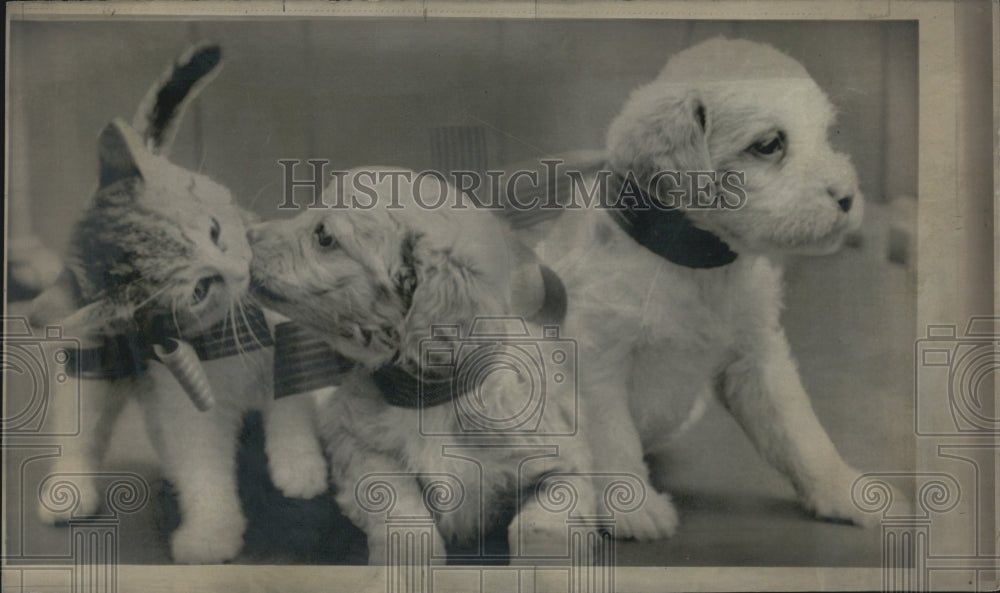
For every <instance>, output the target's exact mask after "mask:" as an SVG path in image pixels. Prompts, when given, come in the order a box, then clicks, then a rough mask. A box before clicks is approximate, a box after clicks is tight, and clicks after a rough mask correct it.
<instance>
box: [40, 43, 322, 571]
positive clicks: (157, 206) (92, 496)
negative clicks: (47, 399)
mask: <svg viewBox="0 0 1000 593" xmlns="http://www.w3.org/2000/svg"><path fill="white" fill-rule="evenodd" d="M219 60H220V50H219V48H218V47H217V46H212V45H208V46H197V47H195V48H193V49H192V50H191V51H189V52H188V53H187V54H185V56H183V57H182V58H181V59H180V60H179V61H178V62H177V64H176V65H174V66H173V67H171V68H170V69H168V71H167V73H166V74H165V75H164V76H163V78H162V79H161V80H160V81H159V82H158V83H157V84H155V85H154V86H153V88H152V89H151V90H150V92H149V93H148V94H147V96H146V99H145V100H144V101H143V102H142V105H141V106H140V108H139V111H138V113H137V115H136V117H135V120H134V123H133V125H131V126H130V125H128V124H125V123H124V122H122V121H120V120H115V121H113V122H112V123H110V124H108V126H107V127H106V128H105V129H104V131H103V132H102V133H101V136H100V140H99V161H100V183H99V188H98V189H97V191H96V193H95V194H94V196H93V200H92V203H91V204H90V206H89V207H88V208H87V210H86V212H85V213H84V214H83V216H82V218H81V220H80V221H79V222H78V223H77V224H76V226H75V228H74V229H73V235H72V238H71V241H70V247H69V251H68V255H67V257H66V262H65V269H64V271H63V274H62V276H61V277H60V279H59V280H58V282H57V283H56V284H55V285H53V286H52V287H51V288H49V289H48V290H47V291H45V292H44V293H42V294H41V295H40V296H39V297H38V298H37V299H36V300H35V302H34V303H33V309H34V312H33V316H32V321H33V324H34V325H36V326H39V325H57V324H58V325H61V326H62V327H63V331H64V334H65V335H67V336H68V337H74V338H79V339H80V340H81V343H82V344H83V349H82V351H81V352H80V353H79V354H78V356H79V364H80V366H81V367H82V368H84V372H81V373H80V375H81V376H79V377H74V378H71V380H70V381H68V382H67V383H65V384H63V385H60V384H58V383H57V382H54V381H53V382H51V384H52V385H53V390H52V391H53V392H52V398H53V400H54V401H53V405H52V408H53V414H54V415H55V416H56V419H55V421H56V422H57V423H59V422H60V421H61V422H62V423H63V424H65V423H66V421H67V420H66V417H67V415H69V414H70V413H72V412H75V410H76V406H77V405H79V406H80V417H81V426H80V433H79V436H77V437H74V438H73V439H72V440H68V441H65V442H64V444H63V446H62V451H61V453H62V454H61V456H59V457H58V458H56V460H55V469H54V473H55V474H65V476H63V477H64V478H65V479H67V480H69V481H70V482H71V483H72V484H73V485H74V486H75V489H76V501H75V502H76V504H75V505H73V508H65V507H66V506H67V505H59V504H54V502H53V501H54V500H58V498H59V496H60V495H59V493H57V492H45V491H43V492H42V493H41V495H42V501H41V502H42V504H41V506H40V509H39V510H40V515H41V518H42V520H43V521H45V522H47V523H56V522H60V521H65V520H67V519H69V518H71V517H83V516H88V515H92V514H94V513H95V512H96V511H97V510H98V507H99V505H100V502H101V501H100V494H99V490H98V488H97V483H96V480H97V476H96V475H95V473H96V472H98V471H99V469H100V463H101V458H102V457H103V454H104V452H105V449H106V448H107V444H108V437H109V434H110V431H111V428H112V425H113V423H114V420H115V418H116V417H117V416H118V414H119V412H120V411H121V409H122V407H123V405H124V403H125V398H126V397H129V396H134V397H136V398H137V399H138V401H139V402H140V405H141V407H142V409H143V413H144V416H145V420H146V425H147V429H148V431H149V434H150V437H151V439H152V441H153V444H154V445H155V447H156V449H157V451H158V454H159V456H160V459H161V461H162V464H163V472H164V474H165V477H166V478H167V479H168V480H170V481H171V482H172V483H173V484H174V485H175V486H176V488H177V491H178V497H179V504H180V510H181V516H182V519H181V524H180V527H179V528H178V529H177V530H176V531H175V532H174V534H173V536H172V541H171V551H172V555H173V559H174V561H176V562H183V563H214V562H221V561H225V560H229V559H232V558H233V557H235V556H236V555H237V554H238V553H239V551H240V549H241V547H242V545H243V532H244V530H245V527H246V520H245V518H244V516H243V513H242V511H241V509H240V499H239V495H238V492H237V485H236V467H235V463H236V449H237V446H238V442H237V441H238V434H239V430H240V426H241V423H242V419H243V415H244V413H245V412H246V411H247V410H251V409H257V410H261V411H262V413H263V414H264V419H265V420H264V422H265V432H266V436H267V445H266V451H267V454H268V458H269V464H270V467H271V470H272V471H271V474H272V477H273V479H274V482H275V483H276V485H277V486H278V487H279V488H280V489H281V490H282V491H283V492H284V493H285V494H286V495H290V496H301V497H312V496H315V495H317V494H320V493H321V492H323V491H325V490H326V462H325V459H324V458H323V455H322V452H321V450H320V448H319V444H318V441H317V440H316V437H315V436H314V435H315V433H314V425H315V419H314V414H313V410H312V405H313V404H312V402H311V400H310V398H307V397H292V398H285V399H282V400H278V402H274V401H272V400H273V397H272V385H273V381H272V355H273V354H272V350H271V349H270V348H265V347H260V346H262V345H269V343H270V335H269V333H268V330H267V326H266V325H264V323H263V319H262V318H261V316H260V314H259V310H256V309H252V308H248V307H246V306H245V305H244V304H243V299H244V298H245V296H246V291H247V287H248V280H249V262H250V257H251V253H250V248H249V245H248V244H247V238H246V227H245V218H246V217H247V214H246V213H245V212H243V211H241V210H240V209H239V208H238V207H237V206H236V205H235V204H234V203H233V199H232V196H231V195H230V193H229V191H228V190H227V189H226V188H225V187H223V186H221V185H219V184H218V183H215V182H214V181H212V180H211V179H209V178H208V177H205V176H203V175H200V174H197V173H194V172H191V171H188V170H186V169H183V168H181V167H178V166H176V165H174V164H172V163H170V162H169V161H168V160H167V159H166V158H165V157H164V156H162V154H161V153H164V152H165V151H166V149H167V148H168V146H169V144H170V140H171V139H172V137H173V134H174V132H175V131H176V124H177V121H178V120H179V117H180V115H181V113H182V111H183V108H184V107H185V106H186V105H187V103H189V102H190V100H191V99H192V98H193V96H194V95H195V94H196V93H197V91H198V90H199V89H200V87H202V86H204V84H205V83H206V82H207V81H208V79H209V78H210V76H211V75H212V74H213V73H214V72H215V71H216V70H217V68H216V67H217V65H218V63H219ZM213 326H214V327H213ZM210 328H212V329H213V331H212V332H209V334H207V335H211V336H213V337H214V338H215V339H219V338H225V339H227V340H228V342H229V348H230V350H229V351H227V352H225V353H228V354H234V353H235V354H237V355H229V356H224V357H221V358H215V359H212V360H205V361H203V362H202V363H201V364H200V365H199V364H198V363H197V362H193V361H189V363H188V364H189V366H190V368H191V369H192V370H194V371H199V372H200V371H201V369H203V370H204V376H203V378H204V379H206V380H207V385H208V387H207V388H206V391H207V390H208V389H210V391H211V393H212V394H213V395H214V400H215V401H214V405H213V406H212V407H211V409H209V410H208V411H200V410H199V409H198V408H196V406H195V405H194V404H193V403H192V401H191V399H189V397H188V394H187V393H186V392H185V389H184V388H183V387H182V386H181V383H179V382H178V378H175V375H174V373H172V372H171V371H170V370H169V369H168V368H167V366H165V365H164V364H162V363H161V362H159V361H157V360H156V358H155V356H154V355H151V354H150V345H151V344H157V343H158V346H159V349H158V350H155V354H161V355H162V354H163V348H164V347H167V348H169V347H172V346H181V345H184V346H186V345H187V344H188V343H189V342H190V343H195V344H198V343H202V345H204V342H205V339H204V336H205V335H206V332H207V331H208V330H209V329H210ZM171 338H172V339H171ZM153 348H154V349H156V348H157V346H153ZM225 353H224V354H225ZM164 360H166V359H164ZM73 362H76V361H73ZM180 378H181V379H182V380H183V379H185V377H183V376H180ZM77 390H79V395H77ZM78 398H79V402H77V399H78ZM279 402H280V403H279ZM60 416H62V418H60ZM74 418H75V416H74Z"/></svg>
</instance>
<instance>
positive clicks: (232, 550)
mask: <svg viewBox="0 0 1000 593" xmlns="http://www.w3.org/2000/svg"><path fill="white" fill-rule="evenodd" d="M245 530H246V519H244V518H243V516H242V515H239V516H238V518H237V517H232V518H231V520H229V521H192V520H184V521H183V522H182V523H181V526H180V527H179V528H178V529H177V531H175V532H174V535H173V537H172V538H171V540H170V551H171V555H172V556H173V559H174V562H176V563H178V564H220V563H222V562H226V561H228V560H232V559H233V558H235V557H236V555H237V554H239V553H240V550H241V549H243V532H244V531H245Z"/></svg>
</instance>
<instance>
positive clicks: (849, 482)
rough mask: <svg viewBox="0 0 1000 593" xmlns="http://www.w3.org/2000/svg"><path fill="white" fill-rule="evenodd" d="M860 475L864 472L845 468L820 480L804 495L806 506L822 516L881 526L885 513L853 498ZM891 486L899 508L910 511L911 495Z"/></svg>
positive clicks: (810, 510) (813, 512)
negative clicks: (868, 508)
mask: <svg viewBox="0 0 1000 593" xmlns="http://www.w3.org/2000/svg"><path fill="white" fill-rule="evenodd" d="M860 476H861V474H860V472H857V471H854V470H845V471H843V472H839V473H837V474H835V475H834V476H827V477H826V478H825V479H823V480H819V481H817V483H816V484H813V485H811V487H810V488H809V490H808V491H807V492H806V494H805V495H804V496H803V497H802V504H803V506H805V508H806V510H807V511H808V512H809V513H811V514H812V515H814V516H815V517H816V518H818V519H823V520H826V521H838V522H845V523H853V524H854V525H859V526H861V527H877V526H878V525H879V524H880V523H881V521H882V516H881V513H879V512H870V511H866V510H865V509H863V508H862V507H861V506H860V505H859V504H858V503H857V502H856V501H855V500H854V499H853V498H852V495H851V490H852V488H853V487H854V483H855V481H856V480H857V479H858V477H860ZM889 487H890V488H891V490H892V492H891V496H892V499H893V500H894V501H895V502H894V503H893V507H894V509H895V512H897V513H903V514H908V513H909V511H907V509H908V508H909V507H910V502H909V499H908V498H907V497H906V496H905V495H903V493H902V492H900V491H899V490H898V489H897V488H895V487H894V486H889Z"/></svg>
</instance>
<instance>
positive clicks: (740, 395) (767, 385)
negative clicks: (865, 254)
mask: <svg viewBox="0 0 1000 593" xmlns="http://www.w3.org/2000/svg"><path fill="white" fill-rule="evenodd" d="M718 395H719V396H720V398H721V399H722V402H723V404H724V405H725V406H726V408H727V409H728V410H729V411H730V412H731V413H732V414H733V416H734V417H735V418H736V420H737V421H738V422H739V423H740V425H742V427H743V430H744V431H745V432H746V434H747V436H749V437H750V440H751V441H753V443H754V445H755V446H756V448H757V450H758V451H759V452H760V454H761V455H763V457H764V458H765V459H767V461H768V462H770V463H771V465H773V466H774V467H775V468H777V469H778V470H780V471H781V472H783V473H784V474H785V475H787V476H788V477H789V478H790V479H791V481H792V485H793V486H794V488H795V491H796V493H797V494H798V496H799V498H800V500H801V501H802V503H803V505H804V506H805V507H806V509H807V510H808V511H810V512H811V513H814V514H815V515H817V516H818V517H821V518H824V519H831V520H838V521H850V522H852V523H854V524H856V525H864V526H870V525H873V524H877V521H878V517H877V515H872V514H869V513H865V512H864V511H862V510H861V509H860V508H858V506H857V505H855V504H853V502H852V500H851V487H852V485H853V483H854V481H855V479H857V477H858V476H859V475H860V472H858V471H857V470H855V469H854V468H852V467H851V466H849V465H848V464H847V463H846V462H845V461H844V460H843V459H842V458H841V456H840V454H839V453H838V452H837V450H836V448H835V447H834V445H833V443H832V442H831V441H830V437H829V436H827V434H826V431H825V430H823V427H822V425H820V423H819V419H818V418H817V417H816V414H815V412H813V409H812V405H811V404H810V402H809V396H808V395H807V394H806V392H805V389H804V388H803V387H802V383H801V381H800V379H799V375H798V371H797V370H796V368H795V363H794V362H793V360H792V357H791V354H790V351H789V347H788V342H787V340H786V338H785V335H784V332H783V331H781V330H765V331H762V332H759V333H758V334H757V335H756V339H755V340H754V343H753V345H752V346H751V347H746V348H744V351H743V354H742V356H741V357H740V358H739V359H737V360H736V361H734V362H733V363H731V364H730V365H729V366H728V367H727V368H726V370H725V371H724V373H723V376H722V381H721V384H720V386H719V393H718Z"/></svg>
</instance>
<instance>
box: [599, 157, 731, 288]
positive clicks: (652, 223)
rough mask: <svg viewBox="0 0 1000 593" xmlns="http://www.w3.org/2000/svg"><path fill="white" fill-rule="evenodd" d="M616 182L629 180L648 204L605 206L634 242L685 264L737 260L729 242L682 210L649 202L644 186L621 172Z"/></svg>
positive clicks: (709, 265)
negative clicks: (623, 175) (639, 207)
mask: <svg viewBox="0 0 1000 593" xmlns="http://www.w3.org/2000/svg"><path fill="white" fill-rule="evenodd" d="M618 182H619V184H620V186H621V185H623V184H625V183H630V184H631V186H632V187H631V188H630V191H634V192H636V193H638V194H639V195H640V196H641V197H642V198H643V202H644V203H645V204H647V205H649V206H646V207H645V208H643V209H638V208H637V207H636V206H637V205H631V204H622V206H623V207H622V208H620V209H615V210H608V212H609V213H610V214H611V218H612V219H613V220H614V221H615V222H617V223H618V226H620V227H621V228H622V229H624V231H625V232H626V233H628V234H629V236H630V237H632V238H633V239H635V241H636V243H638V244H639V245H642V246H643V247H645V248H646V249H649V250H650V251H652V252H653V253H655V254H656V255H659V256H660V257H663V258H665V259H666V260H667V261H670V262H672V263H675V264H677V265H679V266H684V267H685V268H694V269H704V268H718V267H721V266H725V265H728V264H731V263H733V262H734V261H736V257H737V255H738V254H737V253H735V252H734V251H732V250H731V249H729V245H727V244H726V243H725V242H724V241H723V240H722V239H720V238H719V237H718V236H716V235H715V234H713V233H711V232H709V231H706V230H704V229H699V228H697V227H696V226H694V225H693V224H691V221H690V220H689V219H688V217H687V216H686V215H685V214H684V212H683V211H681V210H678V209H663V208H658V207H655V206H652V204H653V201H652V199H651V198H650V196H649V194H648V193H646V191H645V190H644V189H643V188H641V187H639V186H638V185H637V184H634V183H632V182H630V181H627V180H626V178H624V177H621V176H619V178H618Z"/></svg>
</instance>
